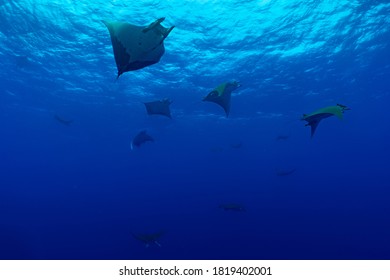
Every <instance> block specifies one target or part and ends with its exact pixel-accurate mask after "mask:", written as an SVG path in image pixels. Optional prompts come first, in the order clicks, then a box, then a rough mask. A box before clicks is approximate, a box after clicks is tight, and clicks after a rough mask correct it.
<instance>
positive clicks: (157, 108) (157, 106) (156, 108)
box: [144, 98, 172, 119]
mask: <svg viewBox="0 0 390 280" xmlns="http://www.w3.org/2000/svg"><path fill="white" fill-rule="evenodd" d="M171 103H172V101H170V100H169V99H167V98H165V99H163V100H157V101H151V102H145V103H144V104H145V108H146V112H147V113H148V115H163V116H166V117H168V118H170V119H172V116H171V110H170V108H169V105H171Z"/></svg>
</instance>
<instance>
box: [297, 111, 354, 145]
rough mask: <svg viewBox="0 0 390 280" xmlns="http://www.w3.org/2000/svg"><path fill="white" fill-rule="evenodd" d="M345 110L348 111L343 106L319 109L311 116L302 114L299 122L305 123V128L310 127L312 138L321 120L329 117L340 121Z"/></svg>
mask: <svg viewBox="0 0 390 280" xmlns="http://www.w3.org/2000/svg"><path fill="white" fill-rule="evenodd" d="M346 110H350V108H348V107H347V106H345V105H341V104H337V105H336V106H330V107H325V108H322V109H319V110H317V111H315V112H313V113H311V114H308V115H307V114H303V117H302V118H301V120H303V121H307V124H306V125H305V126H310V127H311V137H312V138H313V136H314V133H315V132H316V129H317V126H318V124H319V123H320V121H321V120H323V119H325V118H328V117H331V116H336V117H338V118H339V119H340V120H342V119H343V113H344V111H346Z"/></svg>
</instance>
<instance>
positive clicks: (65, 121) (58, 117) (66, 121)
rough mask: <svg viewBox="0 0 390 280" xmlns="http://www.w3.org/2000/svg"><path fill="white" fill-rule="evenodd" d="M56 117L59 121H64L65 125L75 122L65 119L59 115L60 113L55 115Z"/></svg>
mask: <svg viewBox="0 0 390 280" xmlns="http://www.w3.org/2000/svg"><path fill="white" fill-rule="evenodd" d="M54 118H55V119H56V120H57V121H58V122H59V123H62V124H64V125H70V124H71V123H72V122H73V120H65V119H63V118H61V117H60V116H58V115H54Z"/></svg>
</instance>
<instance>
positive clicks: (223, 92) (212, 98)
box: [203, 81, 240, 117]
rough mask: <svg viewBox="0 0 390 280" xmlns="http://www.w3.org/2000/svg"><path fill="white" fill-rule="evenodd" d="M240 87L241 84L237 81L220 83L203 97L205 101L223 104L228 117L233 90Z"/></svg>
mask: <svg viewBox="0 0 390 280" xmlns="http://www.w3.org/2000/svg"><path fill="white" fill-rule="evenodd" d="M238 87H240V84H239V83H238V82H237V81H232V82H226V83H223V84H220V85H219V86H217V87H216V88H214V89H213V90H212V91H211V92H210V93H209V94H208V95H207V96H205V97H204V98H203V101H209V102H214V103H216V104H218V105H219V106H221V107H222V108H223V109H224V111H225V113H226V117H228V116H229V113H230V99H231V94H232V91H233V90H235V89H237V88H238Z"/></svg>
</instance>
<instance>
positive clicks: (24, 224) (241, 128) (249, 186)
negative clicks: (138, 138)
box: [0, 0, 390, 259]
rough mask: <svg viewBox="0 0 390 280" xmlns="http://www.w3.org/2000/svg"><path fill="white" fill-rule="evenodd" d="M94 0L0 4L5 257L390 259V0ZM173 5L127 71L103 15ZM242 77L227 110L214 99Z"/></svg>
mask: <svg viewBox="0 0 390 280" xmlns="http://www.w3.org/2000/svg"><path fill="white" fill-rule="evenodd" d="M90 2H91V3H90V4H86V3H85V1H71V0H69V1H57V0H54V1H42V0H17V1H14V0H1V1H0V57H1V62H0V65H1V70H0V127H1V138H0V258H1V259H390V220H389V217H390V215H389V214H390V204H389V201H390V172H389V171H390V160H389V158H390V149H389V147H388V145H389V144H388V143H389V138H390V122H389V121H390V115H389V109H388V106H389V105H390V94H389V93H390V82H389V78H390V17H389V14H390V4H389V3H388V1H358V0H352V1H351V0H349V1H344V0H341V1H314V0H313V1H282V0H263V1H243V0H242V1H239V0H237V1H233V0H232V1H211V0H193V1H179V0H172V1H152V0H148V1H100V0H98V1H90ZM131 2H137V3H135V4H132V3H131ZM160 17H166V19H165V21H164V22H163V25H164V26H171V25H175V26H176V27H175V29H174V30H173V31H172V32H171V34H170V35H169V36H168V37H167V38H166V40H165V48H166V52H165V54H164V56H163V57H162V59H161V61H160V62H159V63H158V64H154V65H152V66H149V67H147V68H144V69H141V70H137V71H134V72H127V73H125V74H123V75H122V76H121V77H120V78H119V79H118V80H116V72H117V69H116V66H115V61H114V56H113V52H112V47H111V41H110V37H109V33H108V31H107V29H106V27H105V26H104V24H103V23H102V22H101V20H103V19H109V20H120V21H127V22H129V23H132V24H137V25H142V26H145V25H148V24H150V23H151V22H153V21H154V20H155V19H157V18H160ZM233 79H235V80H238V81H240V83H241V85H242V86H241V87H240V88H238V89H237V90H235V91H234V92H233V94H232V98H231V102H232V105H231V112H230V115H229V117H228V118H226V117H225V115H224V112H223V110H222V109H221V108H220V107H218V106H217V105H216V104H212V103H207V102H202V98H203V97H204V96H206V95H207V93H209V92H210V91H211V90H212V89H213V88H214V87H216V86H217V85H218V84H220V83H223V82H226V81H229V80H233ZM162 98H170V99H171V100H172V101H173V103H172V105H171V111H172V116H173V119H172V120H171V119H168V118H165V117H164V116H149V115H147V114H146V111H145V108H144V105H143V104H142V102H146V101H152V100H157V99H162ZM337 103H341V104H345V105H347V106H349V107H350V108H351V110H350V111H346V112H345V114H344V119H343V120H342V121H340V120H338V119H337V118H336V117H330V118H327V119H325V120H323V121H322V122H321V124H320V125H319V127H318V129H317V131H316V134H315V135H314V137H313V138H312V139H311V138H310V128H309V127H305V123H304V122H303V121H301V120H300V118H301V116H302V114H303V113H310V112H313V111H315V110H317V109H319V108H322V107H326V106H333V105H335V104H337ZM55 115H59V116H61V117H63V118H64V119H71V120H73V123H72V124H71V125H69V126H67V125H63V124H62V123H60V122H58V121H57V120H56V119H55V118H54V116H55ZM143 129H146V130H147V131H148V133H150V134H151V135H152V136H153V137H154V138H155V142H153V143H147V144H145V145H143V146H141V147H140V148H139V149H134V150H131V147H130V143H131V141H132V138H133V137H134V136H135V135H136V134H137V133H138V132H139V131H140V130H143ZM278 136H288V137H287V139H282V140H276V138H277V137H278ZM293 169H295V172H293V173H292V174H290V175H286V176H278V172H279V171H289V170H293ZM226 203H237V204H240V205H242V206H244V207H245V209H246V211H224V210H223V209H221V208H219V205H221V204H226ZM158 232H163V235H162V236H161V237H160V238H159V239H158V243H159V244H160V245H161V246H158V245H157V244H151V246H149V247H146V246H145V245H144V244H143V243H142V242H140V241H139V240H137V239H136V238H134V236H132V233H133V234H136V235H141V234H153V233H158Z"/></svg>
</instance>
